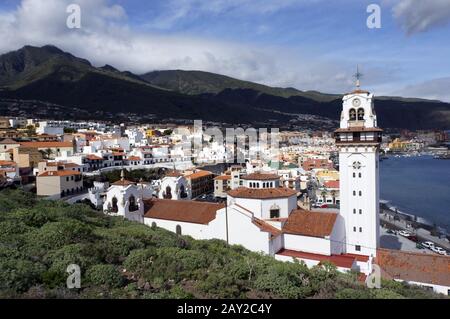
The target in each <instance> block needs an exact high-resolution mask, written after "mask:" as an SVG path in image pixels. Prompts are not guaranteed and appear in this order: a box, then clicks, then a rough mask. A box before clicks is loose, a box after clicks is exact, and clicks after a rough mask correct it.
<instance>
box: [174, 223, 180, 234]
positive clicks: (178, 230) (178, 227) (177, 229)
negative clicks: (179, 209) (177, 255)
mask: <svg viewBox="0 0 450 319" xmlns="http://www.w3.org/2000/svg"><path fill="white" fill-rule="evenodd" d="M175 231H176V233H177V235H181V226H180V225H177V227H176V230H175Z"/></svg>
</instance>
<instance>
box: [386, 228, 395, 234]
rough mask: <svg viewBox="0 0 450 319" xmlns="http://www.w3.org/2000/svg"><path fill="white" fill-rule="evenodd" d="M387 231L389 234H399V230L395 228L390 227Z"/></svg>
mask: <svg viewBox="0 0 450 319" xmlns="http://www.w3.org/2000/svg"><path fill="white" fill-rule="evenodd" d="M386 232H387V233H388V234H394V235H396V234H397V232H396V231H395V230H393V229H388V230H387V231H386Z"/></svg>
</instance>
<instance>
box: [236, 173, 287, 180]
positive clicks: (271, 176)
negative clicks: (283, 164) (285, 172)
mask: <svg viewBox="0 0 450 319" xmlns="http://www.w3.org/2000/svg"><path fill="white" fill-rule="evenodd" d="M241 179H244V180H252V181H270V180H278V179H280V176H278V175H277V174H264V173H253V174H248V175H244V176H242V177H241Z"/></svg>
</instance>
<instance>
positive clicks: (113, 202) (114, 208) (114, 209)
mask: <svg viewBox="0 0 450 319" xmlns="http://www.w3.org/2000/svg"><path fill="white" fill-rule="evenodd" d="M111 202H112V212H113V213H117V211H118V210H119V207H118V206H117V198H116V197H113V199H112V200H111Z"/></svg>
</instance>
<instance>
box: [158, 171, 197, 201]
mask: <svg viewBox="0 0 450 319" xmlns="http://www.w3.org/2000/svg"><path fill="white" fill-rule="evenodd" d="M158 198H161V199H173V200H188V199H191V190H190V187H189V183H188V181H187V179H186V177H184V176H183V174H181V173H179V172H177V171H173V172H169V173H168V174H166V176H164V177H163V178H162V179H161V183H160V185H159V190H158Z"/></svg>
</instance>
